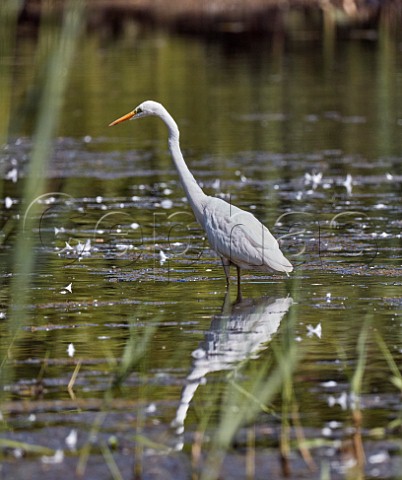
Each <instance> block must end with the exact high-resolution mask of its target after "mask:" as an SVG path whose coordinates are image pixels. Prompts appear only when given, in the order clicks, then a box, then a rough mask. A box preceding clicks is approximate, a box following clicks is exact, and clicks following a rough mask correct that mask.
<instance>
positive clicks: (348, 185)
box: [342, 173, 353, 195]
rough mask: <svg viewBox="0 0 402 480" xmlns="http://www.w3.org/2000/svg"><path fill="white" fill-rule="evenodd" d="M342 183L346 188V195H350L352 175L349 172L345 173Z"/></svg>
mask: <svg viewBox="0 0 402 480" xmlns="http://www.w3.org/2000/svg"><path fill="white" fill-rule="evenodd" d="M342 185H343V186H344V187H345V188H346V191H347V193H348V195H350V194H351V193H352V188H353V180H352V175H351V174H350V173H348V174H347V175H346V180H345V181H344V182H343V183H342Z"/></svg>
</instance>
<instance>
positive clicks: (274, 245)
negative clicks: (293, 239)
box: [204, 197, 293, 272]
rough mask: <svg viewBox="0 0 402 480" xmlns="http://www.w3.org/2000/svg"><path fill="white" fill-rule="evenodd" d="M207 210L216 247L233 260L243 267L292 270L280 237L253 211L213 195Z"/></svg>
mask: <svg viewBox="0 0 402 480" xmlns="http://www.w3.org/2000/svg"><path fill="white" fill-rule="evenodd" d="M204 213H205V223H204V226H205V230H206V233H207V236H208V240H209V242H210V243H211V246H212V248H213V249H214V250H216V251H217V252H218V253H219V254H220V255H221V256H223V257H225V258H226V259H228V260H229V261H230V262H231V263H234V264H235V265H238V266H239V267H241V268H251V269H253V268H255V269H266V268H267V267H269V268H270V269H273V270H278V271H282V272H290V271H292V269H293V267H292V265H291V264H290V262H289V261H288V260H287V259H286V258H285V256H284V255H283V253H282V252H281V250H280V248H279V245H278V242H277V240H276V239H275V238H274V236H273V235H272V234H271V232H270V231H269V230H268V229H267V228H266V227H265V226H264V225H263V224H262V223H261V222H260V221H259V220H258V219H257V218H255V217H254V215H252V214H251V213H249V212H245V211H244V210H241V209H240V208H238V207H235V206H234V205H231V204H229V203H227V202H225V201H224V200H221V199H218V198H212V197H211V198H210V201H209V202H208V203H207V205H206V207H205V211H204Z"/></svg>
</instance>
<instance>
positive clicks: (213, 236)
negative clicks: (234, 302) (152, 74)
mask: <svg viewBox="0 0 402 480" xmlns="http://www.w3.org/2000/svg"><path fill="white" fill-rule="evenodd" d="M149 116H155V117H159V118H160V119H161V120H163V121H164V123H165V124H166V126H167V128H168V145H169V150H170V153H171V155H172V159H173V162H174V164H175V166H176V168H177V171H178V173H179V177H180V181H181V184H182V186H183V188H184V191H185V192H186V195H187V198H188V201H189V203H190V205H191V208H192V209H193V212H194V215H195V217H196V219H197V221H198V223H199V224H200V225H201V227H202V228H203V229H204V230H205V233H206V234H207V238H208V240H209V243H210V245H211V247H212V248H213V249H214V250H215V252H217V254H218V255H219V256H220V258H221V260H222V265H223V269H224V271H225V276H226V283H227V286H229V283H230V266H231V265H234V266H236V268H237V279H238V283H237V285H238V299H239V300H240V298H241V281H240V280H241V278H240V275H241V269H247V270H250V269H251V270H260V271H272V270H273V271H278V272H285V273H286V274H288V273H289V272H291V271H292V270H293V266H292V264H291V263H290V262H289V260H288V259H287V258H286V257H285V256H284V255H283V253H282V252H281V250H280V248H279V245H278V242H277V240H276V239H275V238H274V236H273V235H272V234H271V232H270V231H269V230H268V228H267V227H265V226H264V225H263V224H262V223H261V222H260V221H259V220H257V219H256V218H255V217H254V215H252V214H251V213H249V212H246V211H244V210H241V209H240V208H238V207H235V206H234V205H232V204H230V203H228V202H226V201H225V200H222V199H221V198H216V197H210V196H209V195H206V194H205V193H204V192H203V191H202V189H201V187H200V186H199V185H198V183H197V182H196V180H195V179H194V177H193V175H192V173H191V172H190V170H189V169H188V167H187V165H186V162H185V161H184V158H183V155H182V153H181V150H180V142H179V138H180V132H179V128H178V126H177V124H176V122H175V121H174V119H173V117H172V116H171V115H170V114H169V112H168V111H167V110H166V109H165V107H164V106H163V105H161V104H160V103H157V102H154V101H152V100H148V101H146V102H143V103H141V104H140V105H139V106H138V107H137V108H135V109H134V110H132V111H131V112H129V113H127V114H126V115H123V116H122V117H120V118H118V119H117V120H115V121H114V122H112V123H110V125H109V126H113V125H117V124H118V123H121V122H124V121H125V120H135V119H138V118H144V117H149Z"/></svg>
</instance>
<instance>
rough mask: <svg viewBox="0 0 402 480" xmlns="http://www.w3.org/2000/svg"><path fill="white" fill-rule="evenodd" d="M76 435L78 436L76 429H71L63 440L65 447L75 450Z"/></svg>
mask: <svg viewBox="0 0 402 480" xmlns="http://www.w3.org/2000/svg"><path fill="white" fill-rule="evenodd" d="M77 437H78V434H77V430H74V429H73V430H71V432H70V433H69V434H68V435H67V437H66V439H65V442H66V445H67V447H68V448H69V449H70V450H75V448H76V446H77Z"/></svg>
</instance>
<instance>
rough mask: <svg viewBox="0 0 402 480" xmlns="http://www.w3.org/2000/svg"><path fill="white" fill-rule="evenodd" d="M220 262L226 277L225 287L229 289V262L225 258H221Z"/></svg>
mask: <svg viewBox="0 0 402 480" xmlns="http://www.w3.org/2000/svg"><path fill="white" fill-rule="evenodd" d="M221 260H222V267H223V270H224V272H225V276H226V287H227V288H229V286H230V262H228V261H227V260H226V259H225V258H223V257H221Z"/></svg>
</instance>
